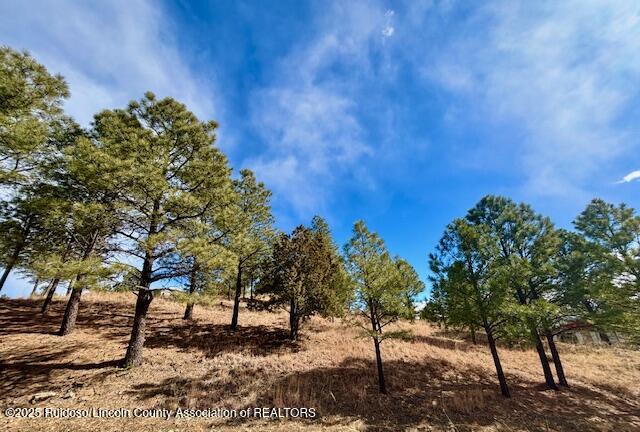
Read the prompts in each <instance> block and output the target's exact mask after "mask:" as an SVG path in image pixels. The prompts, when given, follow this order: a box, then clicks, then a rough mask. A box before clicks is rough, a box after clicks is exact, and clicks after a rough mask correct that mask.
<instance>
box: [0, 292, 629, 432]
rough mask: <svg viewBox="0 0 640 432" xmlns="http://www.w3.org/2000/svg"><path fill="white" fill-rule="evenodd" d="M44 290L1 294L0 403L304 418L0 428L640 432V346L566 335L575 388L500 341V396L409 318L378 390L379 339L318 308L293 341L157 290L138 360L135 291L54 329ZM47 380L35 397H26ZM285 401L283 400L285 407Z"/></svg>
mask: <svg viewBox="0 0 640 432" xmlns="http://www.w3.org/2000/svg"><path fill="white" fill-rule="evenodd" d="M39 302H40V300H6V299H2V300H0V362H1V363H0V410H1V411H2V412H4V410H5V409H6V408H7V407H19V406H22V407H29V408H45V407H49V408H52V407H56V408H109V409H117V408H126V409H130V410H132V409H134V408H166V409H170V410H175V409H176V408H178V407H181V408H198V409H205V408H227V409H236V410H240V409H242V408H247V407H251V408H252V409H253V408H254V407H281V408H282V407H306V408H314V409H315V410H316V411H317V413H318V415H317V416H316V418H315V419H312V420H309V419H307V420H301V419H291V418H289V419H257V418H255V417H252V418H248V419H239V418H235V419H228V418H214V417H209V418H197V419H184V418H183V419H177V418H169V419H168V420H167V419H164V418H140V417H138V418H133V419H130V418H93V417H90V418H80V419H60V418H26V419H25V418H8V417H6V416H4V415H3V414H0V425H1V427H0V429H5V430H11V431H25V430H30V431H44V430H47V431H66V430H74V431H75V430H80V431H83V430H86V431H97V430H108V431H120V430H132V431H142V430H145V431H146V430H149V431H151V430H163V431H168V430H173V431H181V430H184V431H187V430H188V431H199V430H211V429H212V428H213V429H214V430H252V429H256V430H278V431H290V430H335V431H343V430H344V431H347V430H405V429H408V430H438V431H439V430H459V431H463V430H480V431H547V430H553V431H576V430H579V431H583V432H585V431H632V430H640V386H638V383H639V382H640V353H638V352H635V351H629V350H624V349H621V348H594V347H585V346H571V345H566V344H561V345H560V350H561V354H562V356H563V363H564V365H565V369H566V372H567V376H568V379H569V381H570V384H571V388H570V389H565V390H563V391H561V392H552V391H547V390H545V389H544V386H543V385H541V383H542V382H543V380H542V377H541V371H540V367H539V363H538V361H537V358H536V354H535V352H534V351H530V350H515V349H513V350H510V349H507V348H501V349H500V353H501V356H502V358H503V367H504V368H505V372H506V373H507V379H508V380H509V384H510V386H511V388H512V395H513V397H512V398H511V399H510V400H509V399H505V398H503V397H501V396H500V395H499V392H498V387H497V383H496V380H495V378H494V375H495V372H494V369H493V364H492V362H491V357H490V355H489V352H488V349H487V348H486V347H485V346H483V345H477V346H474V345H472V344H470V343H469V342H467V341H465V340H462V339H456V338H454V337H453V336H451V335H444V334H441V333H440V332H439V330H438V329H437V328H434V327H430V326H428V325H427V324H425V323H422V322H419V323H415V324H411V323H403V324H401V325H400V326H401V327H403V328H407V329H410V330H411V331H412V332H413V334H414V338H413V340H411V341H385V342H384V344H383V346H382V350H383V351H382V355H383V359H384V367H385V371H386V373H387V377H388V385H389V390H390V392H389V395H387V396H382V395H380V394H378V391H377V384H376V374H375V363H374V353H373V346H372V344H371V342H370V340H367V339H363V338H360V337H359V336H358V332H357V330H355V329H352V328H350V327H347V326H345V325H344V324H342V323H341V322H340V320H335V321H334V322H330V321H328V320H324V319H320V318H315V319H313V320H312V321H311V322H310V323H308V324H307V325H306V327H304V328H303V331H302V338H301V339H302V340H301V341H300V342H298V343H296V344H292V343H290V342H288V341H287V328H286V326H287V316H286V315H285V314H271V313H267V312H253V311H249V310H246V309H242V310H241V313H240V325H241V328H240V329H239V331H238V332H237V333H232V332H230V331H229V330H228V327H227V325H228V321H229V318H230V313H231V311H230V306H229V304H228V303H226V301H222V302H221V303H220V304H219V305H217V306H215V307H202V306H196V309H195V313H194V317H195V319H194V321H192V322H185V321H184V320H182V319H181V317H182V313H183V306H182V305H180V304H177V303H174V302H172V301H170V300H165V299H161V298H158V299H157V300H154V302H153V304H152V306H151V311H150V319H149V324H148V326H149V327H148V332H147V335H148V337H147V341H146V344H145V347H146V348H145V354H144V356H145V363H144V365H143V366H142V367H141V368H138V369H133V370H123V369H119V368H118V367H117V361H118V360H119V359H121V358H122V356H123V354H124V351H125V349H126V343H127V341H128V336H129V332H130V327H129V326H130V324H131V322H132V315H133V309H134V296H133V295H131V294H90V295H87V296H86V297H85V298H84V299H83V303H82V305H81V310H80V316H79V320H78V328H77V331H76V332H75V333H74V334H72V335H70V336H67V337H64V338H62V337H59V336H56V335H54V334H53V332H55V331H56V330H57V329H58V326H59V322H60V319H61V316H62V313H63V310H64V299H62V298H60V299H58V300H56V302H55V303H54V305H53V308H52V311H51V313H50V314H49V316H48V317H45V318H42V317H40V315H39V313H38V308H39ZM42 392H55V395H50V397H49V398H48V399H44V400H42V401H38V402H36V403H31V400H32V398H33V396H34V395H36V394H39V393H42ZM281 412H282V411H281Z"/></svg>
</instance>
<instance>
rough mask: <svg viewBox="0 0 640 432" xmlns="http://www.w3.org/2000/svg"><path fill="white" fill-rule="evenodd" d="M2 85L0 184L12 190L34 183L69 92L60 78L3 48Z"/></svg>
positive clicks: (0, 52)
mask: <svg viewBox="0 0 640 432" xmlns="http://www.w3.org/2000/svg"><path fill="white" fill-rule="evenodd" d="M0 83H1V84H0V185H3V186H9V187H10V188H15V187H17V186H20V185H25V184H29V183H31V182H32V181H33V180H34V179H37V178H38V175H37V168H38V165H40V164H42V163H43V160H45V159H46V158H47V157H48V156H49V155H50V154H51V153H52V151H53V148H55V141H56V140H55V139H52V137H53V136H54V135H55V133H56V130H59V129H60V124H61V123H64V122H65V121H66V120H65V119H64V118H63V115H62V108H61V106H62V102H63V101H64V99H65V98H67V97H68V96H69V90H68V88H67V84H66V82H65V81H64V79H63V78H62V77H61V76H59V75H55V76H54V75H51V74H50V73H49V72H48V71H47V69H46V68H45V67H44V66H42V65H41V64H39V63H38V62H36V61H35V60H34V59H33V58H32V57H31V56H30V55H29V54H28V53H26V52H17V51H14V50H12V49H11V48H9V47H6V46H4V47H0Z"/></svg>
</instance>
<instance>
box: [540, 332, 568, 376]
mask: <svg viewBox="0 0 640 432" xmlns="http://www.w3.org/2000/svg"><path fill="white" fill-rule="evenodd" d="M545 335H546V337H547V343H548V344H549V350H551V356H552V357H553V364H554V365H555V367H556V375H558V383H559V384H560V385H562V386H565V387H569V383H567V378H566V377H565V375H564V368H563V367H562V362H561V361H560V353H558V348H557V347H556V342H555V341H554V340H553V335H552V334H551V332H550V331H548V330H547V331H546V333H545Z"/></svg>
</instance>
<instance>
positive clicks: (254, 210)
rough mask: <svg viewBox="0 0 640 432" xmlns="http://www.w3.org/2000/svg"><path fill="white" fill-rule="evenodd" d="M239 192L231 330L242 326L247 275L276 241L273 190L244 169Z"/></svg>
mask: <svg viewBox="0 0 640 432" xmlns="http://www.w3.org/2000/svg"><path fill="white" fill-rule="evenodd" d="M233 185H234V190H235V193H236V211H235V217H236V221H235V224H234V228H233V231H232V232H231V234H230V244H229V247H230V250H231V251H232V252H233V253H234V254H235V256H236V274H235V294H234V299H233V314H232V316H231V329H232V330H234V331H235V330H236V329H237V327H238V315H239V313H240V297H241V295H242V288H243V283H244V282H245V281H244V279H243V275H246V272H247V271H251V270H254V269H256V268H257V267H258V266H259V265H260V263H261V262H262V261H263V260H264V259H265V257H267V256H268V255H269V253H270V248H271V244H272V243H273V238H274V230H273V226H272V225H273V216H272V215H271V207H270V205H269V200H270V198H271V192H270V191H269V190H268V189H267V188H266V187H265V186H264V184H263V183H262V182H258V181H256V178H255V175H254V174H253V172H251V171H250V170H248V169H244V170H242V171H240V178H239V179H236V180H234V182H233Z"/></svg>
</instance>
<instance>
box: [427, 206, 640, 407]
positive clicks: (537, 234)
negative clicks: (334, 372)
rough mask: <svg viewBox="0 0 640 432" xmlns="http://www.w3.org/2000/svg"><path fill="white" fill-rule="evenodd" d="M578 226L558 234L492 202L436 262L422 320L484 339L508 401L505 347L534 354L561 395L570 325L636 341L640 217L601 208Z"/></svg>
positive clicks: (465, 223) (457, 232)
mask: <svg viewBox="0 0 640 432" xmlns="http://www.w3.org/2000/svg"><path fill="white" fill-rule="evenodd" d="M574 226H575V231H568V230H563V229H557V228H555V227H554V225H553V223H552V222H551V220H550V219H549V218H548V217H545V216H542V215H540V214H539V213H536V212H535V211H534V210H533V209H532V208H531V207H530V206H529V205H527V204H524V203H520V204H517V203H515V202H513V201H512V200H510V199H508V198H504V197H500V196H486V197H484V198H482V199H481V200H480V201H479V202H478V203H477V204H476V205H475V206H474V207H473V208H472V209H470V210H469V211H468V213H467V214H466V215H465V216H464V217H463V218H458V219H455V220H454V221H452V222H451V223H450V224H449V225H448V226H447V228H446V230H445V232H444V234H443V236H442V238H441V240H440V242H439V244H438V246H437V249H436V252H434V253H432V254H431V255H430V256H429V263H430V268H431V276H430V278H431V281H432V293H431V299H430V301H429V302H428V303H427V305H426V307H425V309H424V310H423V311H422V315H423V317H424V318H426V319H429V320H431V321H434V322H437V323H439V324H441V325H442V326H445V327H452V328H459V329H467V330H468V331H469V332H470V333H471V335H472V338H473V339H474V342H475V334H476V331H477V330H482V331H483V332H484V334H485V335H486V338H487V343H488V345H489V349H490V351H491V355H492V357H493V361H494V364H495V369H496V373H497V376H498V381H499V383H500V389H501V392H502V394H503V395H505V396H507V397H508V396H509V394H510V392H509V388H508V385H507V381H506V378H505V375H504V372H503V369H502V366H501V363H500V357H499V354H498V350H497V347H496V340H498V339H505V340H506V341H507V343H515V342H518V341H528V342H530V343H531V344H532V345H533V346H535V349H536V351H537V353H538V356H539V358H540V365H541V368H542V373H543V375H544V378H545V383H546V385H547V387H548V388H550V389H554V390H557V389H558V386H557V384H560V385H562V386H568V382H567V378H566V376H565V373H564V370H563V367H562V361H561V358H560V353H559V352H558V349H557V346H556V343H555V340H554V336H556V335H558V334H560V333H562V332H563V331H565V330H566V329H567V325H568V324H571V325H573V326H574V328H575V326H576V325H577V326H583V327H586V328H594V329H596V330H598V331H599V332H600V334H601V337H602V339H603V340H605V341H607V342H608V341H609V339H608V336H607V333H606V332H607V331H618V332H621V333H622V334H624V336H625V337H626V338H627V339H628V340H629V342H636V343H637V342H638V340H639V337H640V248H639V246H640V216H638V215H637V214H635V212H634V210H633V209H631V208H629V207H627V206H626V205H624V204H621V205H619V206H615V205H613V204H609V203H606V202H604V201H603V200H600V199H594V200H592V201H591V202H590V203H589V204H588V206H587V207H586V209H585V210H584V211H583V212H582V213H580V215H578V217H577V218H576V219H575V221H574ZM543 341H546V346H547V347H548V349H549V351H550V353H551V358H552V359H553V365H554V367H555V370H556V377H557V381H558V383H556V379H555V378H554V376H553V373H552V370H551V367H550V364H549V360H548V357H547V352H546V347H545V344H544V343H543Z"/></svg>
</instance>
